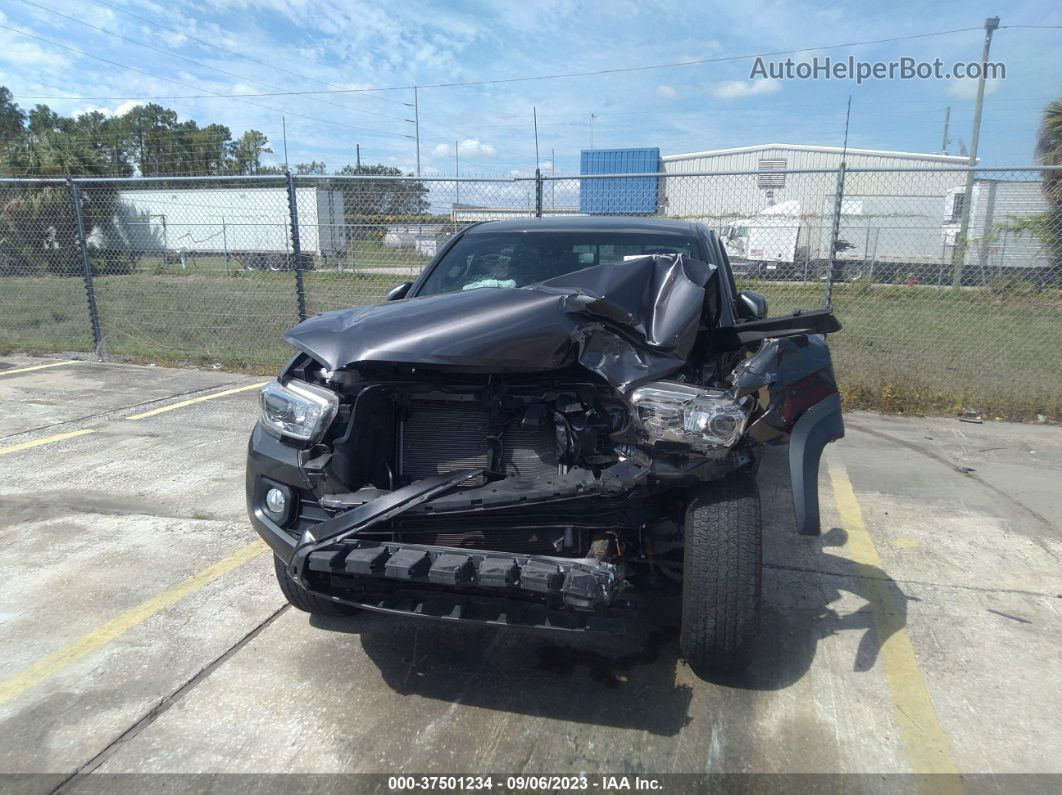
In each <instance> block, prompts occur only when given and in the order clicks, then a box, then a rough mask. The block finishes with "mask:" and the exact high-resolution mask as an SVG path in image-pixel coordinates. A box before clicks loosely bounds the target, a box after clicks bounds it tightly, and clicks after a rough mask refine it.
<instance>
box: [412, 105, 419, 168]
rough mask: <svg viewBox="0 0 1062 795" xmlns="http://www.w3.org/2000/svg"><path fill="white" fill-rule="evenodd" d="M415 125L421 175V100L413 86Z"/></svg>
mask: <svg viewBox="0 0 1062 795" xmlns="http://www.w3.org/2000/svg"><path fill="white" fill-rule="evenodd" d="M413 125H414V126H415V127H416V128H417V130H416V135H417V176H418V177H419V176H420V100H419V99H418V98H417V87H416V86H413Z"/></svg>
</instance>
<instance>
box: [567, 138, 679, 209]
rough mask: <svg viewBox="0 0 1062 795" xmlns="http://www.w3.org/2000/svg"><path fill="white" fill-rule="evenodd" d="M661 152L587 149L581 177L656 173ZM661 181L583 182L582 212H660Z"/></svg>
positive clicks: (616, 180) (654, 149)
mask: <svg viewBox="0 0 1062 795" xmlns="http://www.w3.org/2000/svg"><path fill="white" fill-rule="evenodd" d="M659 170H660V149H659V148H651V149H584V150H583V151H582V154H581V157H580V159H579V173H580V174H656V173H657V172H659ZM658 183H659V178H652V177H617V178H616V179H583V180H580V181H579V211H580V212H583V213H592V214H593V213H596V214H619V213H631V214H637V215H646V214H652V213H655V212H656V203H657V192H658V188H659V185H658Z"/></svg>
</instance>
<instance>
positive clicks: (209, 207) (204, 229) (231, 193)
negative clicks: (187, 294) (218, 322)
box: [118, 186, 347, 270]
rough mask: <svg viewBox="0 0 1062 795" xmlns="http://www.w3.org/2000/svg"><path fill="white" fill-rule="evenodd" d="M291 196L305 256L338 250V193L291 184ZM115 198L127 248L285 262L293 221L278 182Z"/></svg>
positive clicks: (250, 262) (251, 263)
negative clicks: (129, 245) (129, 244)
mask: <svg viewBox="0 0 1062 795" xmlns="http://www.w3.org/2000/svg"><path fill="white" fill-rule="evenodd" d="M295 196H296V202H297V205H298V217H299V248H300V250H301V252H302V254H303V257H304V260H306V261H307V262H308V263H310V262H312V259H311V258H312V257H313V256H315V255H319V256H322V257H324V258H328V257H331V256H333V255H337V254H340V253H341V252H343V251H344V249H345V248H346V243H347V240H346V231H345V230H346V226H345V221H344V217H343V194H342V192H341V191H337V190H328V189H325V188H317V187H297V188H296V189H295ZM118 201H119V203H120V213H121V214H122V217H123V225H124V226H126V227H127V228H128V229H129V230H130V232H131V233H130V235H129V236H130V238H131V240H132V245H133V247H134V248H136V249H138V250H140V251H143V252H145V253H148V252H159V253H161V254H164V255H165V256H167V258H173V257H177V258H180V259H181V260H182V261H183V259H184V257H186V256H187V255H192V256H197V255H198V256H205V255H214V256H218V255H221V256H224V257H225V258H226V260H229V259H233V260H235V261H237V262H239V263H240V264H241V265H243V266H244V267H246V268H248V269H251V270H256V269H264V268H268V269H271V270H279V269H281V268H285V267H290V264H289V263H290V262H291V259H290V255H291V253H292V244H291V219H290V214H289V209H288V194H287V190H286V188H284V187H283V186H277V187H267V188H260V187H253V188H252V187H246V188H245V187H234V188H232V187H227V188H198V187H196V188H184V187H177V188H164V189H155V190H141V189H137V190H123V191H119V193H118Z"/></svg>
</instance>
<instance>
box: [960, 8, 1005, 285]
mask: <svg viewBox="0 0 1062 795" xmlns="http://www.w3.org/2000/svg"><path fill="white" fill-rule="evenodd" d="M998 27H999V17H989V18H988V19H986V20H985V43H984V47H983V48H982V49H981V77H980V79H979V80H978V81H977V103H976V104H975V105H974V117H973V129H972V130H971V131H970V163H969V165H970V170H969V171H968V172H966V190H965V191H964V193H963V199H962V220H961V221H960V223H959V237H958V239H956V241H955V250H954V253H953V254H952V258H951V264H952V276H951V286H952V287H953V288H955V289H956V290H958V289H959V287H960V286H961V285H962V268H963V264H964V263H965V262H966V245H967V240H966V238H967V236H968V235H969V233H970V205H971V204H973V183H974V172H973V168H974V167H975V166H976V165H977V140H978V138H980V136H981V110H982V108H983V107H984V102H985V72H986V71H987V70H988V51H989V49H990V48H991V46H992V32H993V31H994V30H995V29H996V28H998Z"/></svg>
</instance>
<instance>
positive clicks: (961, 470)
mask: <svg viewBox="0 0 1062 795" xmlns="http://www.w3.org/2000/svg"><path fill="white" fill-rule="evenodd" d="M845 425H846V426H851V427H852V428H854V429H855V430H857V431H859V432H860V433H865V434H867V435H869V436H873V437H875V438H878V439H881V440H883V441H886V442H891V443H893V444H895V445H899V446H900V447H903V448H905V449H907V450H910V451H912V452H914V453H918V454H919V455H923V456H925V457H926V458H928V459H930V460H931V461H936V462H937V463H938V464H942V465H944V466H946V467H947V468H948V469H951V470H952V471H953V472H956V473H958V474H960V475H962V476H963V477H967V478H970V479H971V480H975V481H977V482H978V483H979V484H981V485H982V486H984V487H985V488H986V489H988V490H989V491H991V492H992V493H993V494H996V495H998V496H999V497H1002V498H1003V499H1004V500H1006V501H1007V502H1009V503H1011V504H1012V505H1015V506H1017V507H1018V508H1020V509H1021V510H1022V511H1024V512H1025V513H1027V514H1028V515H1029V516H1031V517H1032V518H1033V519H1035V520H1036V521H1037V522H1039V523H1040V524H1042V525H1043V526H1044V527H1046V528H1047V529H1048V530H1050V531H1051V532H1052V533H1059V532H1060V531H1059V529H1058V528H1057V527H1055V526H1054V524H1052V523H1051V521H1050V520H1049V519H1048V518H1047V517H1046V516H1044V515H1043V514H1041V513H1039V512H1037V511H1035V510H1033V509H1032V508H1030V507H1029V506H1028V505H1026V504H1025V503H1023V502H1022V501H1021V500H1019V499H1017V498H1015V497H1013V496H1012V495H1010V494H1008V493H1007V492H1005V491H1003V490H1002V489H1000V488H997V487H996V486H993V485H992V484H991V483H989V482H988V481H986V480H985V479H984V478H982V477H981V476H980V475H977V474H975V473H974V472H973V471H970V470H969V467H962V466H959V465H958V464H956V463H954V462H953V461H949V460H948V459H946V458H944V457H943V456H941V455H939V454H937V453H935V452H932V451H931V450H926V449H925V448H924V447H922V446H920V445H917V444H915V443H913V442H908V441H906V440H904V439H899V438H897V437H895V436H893V435H892V434H888V433H884V432H883V431H875V430H871V429H870V428H868V427H866V426H865V425H862V424H860V423H859V422H858V421H853V420H852V418H851V417H845ZM1032 541H1033V542H1034V543H1036V544H1037V545H1038V546H1039V547H1040V548H1041V549H1043V550H1044V552H1046V553H1047V554H1048V555H1050V556H1051V557H1052V558H1054V559H1055V560H1058V556H1057V555H1055V553H1054V552H1053V551H1052V550H1051V548H1050V547H1048V546H1047V543H1046V542H1045V541H1044V540H1043V539H1041V538H1036V537H1032Z"/></svg>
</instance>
